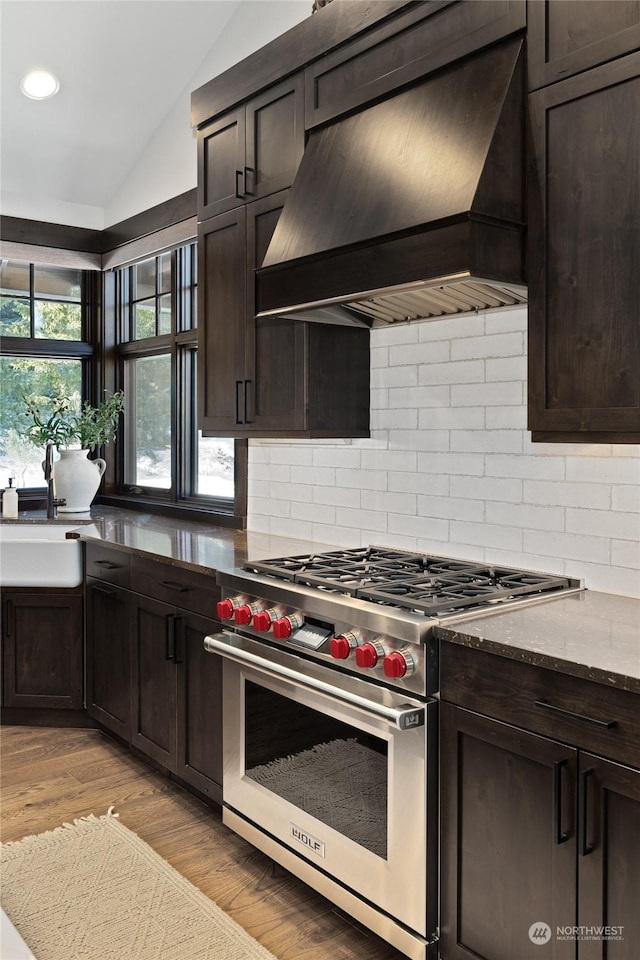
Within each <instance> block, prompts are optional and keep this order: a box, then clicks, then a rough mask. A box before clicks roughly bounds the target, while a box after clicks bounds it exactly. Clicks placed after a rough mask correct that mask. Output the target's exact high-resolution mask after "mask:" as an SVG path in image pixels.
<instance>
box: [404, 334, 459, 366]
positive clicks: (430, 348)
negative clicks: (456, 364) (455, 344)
mask: <svg viewBox="0 0 640 960" xmlns="http://www.w3.org/2000/svg"><path fill="white" fill-rule="evenodd" d="M450 359H452V358H451V344H450V342H449V341H448V340H430V341H429V342H428V343H411V344H406V345H404V346H401V347H389V365H390V367H391V368H393V367H397V366H405V365H407V364H412V363H418V364H425V363H429V364H432V363H444V362H445V360H450Z"/></svg>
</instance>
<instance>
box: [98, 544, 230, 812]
mask: <svg viewBox="0 0 640 960" xmlns="http://www.w3.org/2000/svg"><path fill="white" fill-rule="evenodd" d="M93 549H94V548H92V547H88V548H87V569H88V570H89V571H91V572H92V573H94V572H98V573H99V575H100V578H96V577H94V576H90V577H88V578H87V584H86V596H87V623H86V636H87V711H88V713H89V714H90V715H91V716H92V717H93V718H94V719H95V720H97V721H98V722H99V723H100V724H102V725H103V726H104V727H106V728H107V729H109V730H112V731H113V732H114V733H117V734H118V735H119V736H120V737H122V738H123V739H124V740H126V741H127V742H128V743H130V744H131V746H132V747H133V748H135V750H136V751H137V752H138V753H141V754H143V755H144V756H146V757H149V758H150V759H151V760H153V761H154V762H155V763H157V764H159V765H160V766H161V767H163V768H164V769H165V770H167V771H169V772H170V773H171V774H173V775H174V776H175V777H177V778H179V779H180V780H181V781H182V782H184V783H185V784H188V785H189V786H192V787H194V788H195V789H196V790H198V791H199V792H200V793H201V794H204V795H205V796H206V797H209V798H211V799H212V800H214V801H216V802H220V801H221V797H222V786H221V784H222V738H221V731H222V668H221V665H220V661H219V658H218V657H215V656H212V655H211V654H208V653H206V651H205V649H204V644H203V641H204V637H205V636H206V635H207V634H209V633H216V632H217V631H218V630H219V629H220V624H219V623H218V621H216V620H214V619H211V618H210V617H209V616H202V614H200V613H196V612H193V611H191V610H187V609H184V607H180V606H177V604H176V603H172V602H169V601H170V599H171V598H172V597H175V598H176V601H177V603H182V604H185V605H187V604H193V607H194V609H200V610H206V611H209V610H215V601H216V600H217V599H218V589H217V587H216V584H215V580H214V579H213V578H211V577H209V576H205V575H204V574H198V573H195V572H192V571H187V570H184V569H180V568H176V567H173V566H171V565H169V564H166V563H162V562H161V561H157V560H152V559H150V558H149V559H147V558H140V557H135V558H132V559H131V568H130V566H129V560H130V558H129V556H128V555H127V554H120V553H118V551H116V550H111V551H109V557H107V558H105V557H102V556H101V555H100V557H98V556H97V554H96V556H93ZM104 552H105V551H104V548H103V553H104ZM98 560H99V562H100V564H101V566H98ZM109 576H112V577H113V579H114V580H116V581H117V582H108V581H107V580H106V579H105V580H102V579H101V578H102V577H105V578H107V577H109ZM134 585H135V587H136V588H137V589H138V590H144V591H145V593H144V594H143V593H138V592H136V591H134V590H132V589H131V587H132V586H134ZM147 592H148V593H149V594H152V593H155V594H156V595H155V596H151V595H146V594H147ZM160 597H162V599H160Z"/></svg>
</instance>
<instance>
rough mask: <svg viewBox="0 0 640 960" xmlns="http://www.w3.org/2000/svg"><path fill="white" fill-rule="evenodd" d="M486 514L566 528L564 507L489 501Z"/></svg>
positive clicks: (527, 526)
mask: <svg viewBox="0 0 640 960" xmlns="http://www.w3.org/2000/svg"><path fill="white" fill-rule="evenodd" d="M292 511H293V508H292ZM485 516H486V520H487V523H500V524H503V525H504V526H510V527H521V528H522V529H523V530H564V510H563V509H562V507H533V506H531V505H530V504H528V503H487V505H486V515H485Z"/></svg>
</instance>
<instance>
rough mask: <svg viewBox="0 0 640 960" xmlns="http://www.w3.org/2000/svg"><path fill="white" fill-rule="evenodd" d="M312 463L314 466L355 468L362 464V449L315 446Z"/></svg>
mask: <svg viewBox="0 0 640 960" xmlns="http://www.w3.org/2000/svg"><path fill="white" fill-rule="evenodd" d="M312 463H313V466H314V467H348V468H350V469H352V470H354V469H356V468H358V467H359V466H360V450H358V449H356V448H355V447H315V448H314V449H313V460H312Z"/></svg>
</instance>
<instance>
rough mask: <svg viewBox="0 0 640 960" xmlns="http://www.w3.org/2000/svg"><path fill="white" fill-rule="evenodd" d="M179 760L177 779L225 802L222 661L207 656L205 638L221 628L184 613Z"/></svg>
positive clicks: (180, 651) (179, 643)
mask: <svg viewBox="0 0 640 960" xmlns="http://www.w3.org/2000/svg"><path fill="white" fill-rule="evenodd" d="M179 615H180V620H179V627H178V634H177V648H176V661H177V664H178V755H177V765H176V771H175V772H176V774H177V775H178V776H179V777H180V779H182V780H185V781H186V782H187V783H188V784H190V785H191V786H193V787H195V788H196V789H197V790H200V792H201V793H204V794H205V795H206V796H208V797H211V799H213V800H215V801H217V802H218V803H221V802H222V661H221V659H220V657H217V656H215V655H214V654H211V653H207V652H206V650H205V649H204V638H205V637H206V636H207V635H208V634H211V633H218V631H219V630H220V629H221V627H220V624H219V623H218V622H217V621H216V620H207V619H205V618H203V617H197V616H195V615H194V614H190V613H187V612H185V611H182V610H181V611H179Z"/></svg>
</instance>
